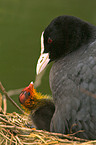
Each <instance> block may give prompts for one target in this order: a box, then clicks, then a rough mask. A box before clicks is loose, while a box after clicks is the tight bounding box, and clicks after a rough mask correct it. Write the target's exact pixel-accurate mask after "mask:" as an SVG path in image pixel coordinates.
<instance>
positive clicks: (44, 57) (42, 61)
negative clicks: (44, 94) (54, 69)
mask: <svg viewBox="0 0 96 145" xmlns="http://www.w3.org/2000/svg"><path fill="white" fill-rule="evenodd" d="M43 34H44V32H42V35H41V55H40V57H39V59H38V62H37V68H36V73H37V75H38V74H39V73H40V72H42V71H43V69H44V68H45V67H46V66H47V64H48V62H49V61H50V59H49V53H44V37H43Z"/></svg>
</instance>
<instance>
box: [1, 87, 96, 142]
mask: <svg viewBox="0 0 96 145" xmlns="http://www.w3.org/2000/svg"><path fill="white" fill-rule="evenodd" d="M1 90H2V89H1ZM2 91H3V93H4V95H5V96H6V97H8V95H6V94H7V93H6V91H5V90H4V88H3V90H2ZM4 91H5V92H4ZM9 100H10V99H9ZM11 101H12V100H11ZM13 104H14V103H13ZM15 105H16V104H15ZM3 106H4V107H3V108H2V95H1V94H0V145H19V144H20V145H31V144H32V145H38V144H40V145H44V144H47V145H53V144H54V145H57V144H58V145H61V144H65V145H77V144H78V145H93V144H96V140H93V141H88V140H84V139H80V138H77V137H74V136H73V134H70V135H64V134H60V133H51V132H47V131H44V130H36V129H34V128H30V123H31V121H30V119H29V117H28V116H29V115H28V114H25V113H24V112H22V111H21V112H22V113H23V114H18V113H16V112H13V113H6V101H5V102H3ZM17 108H18V107H17Z"/></svg>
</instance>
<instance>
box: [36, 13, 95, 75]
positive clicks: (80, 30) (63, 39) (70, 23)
mask: <svg viewBox="0 0 96 145" xmlns="http://www.w3.org/2000/svg"><path fill="white" fill-rule="evenodd" d="M94 27H95V26H93V25H91V24H89V23H88V22H85V21H82V20H81V19H79V18H76V17H73V16H66V15H64V16H59V17H57V18H55V19H54V20H53V21H52V22H51V23H50V24H49V25H48V26H47V28H46V29H45V30H44V31H43V32H42V35H41V55H40V58H39V60H38V63H37V70H36V71H37V74H39V73H40V72H41V71H42V70H43V69H44V68H45V67H46V65H47V64H48V63H49V62H51V61H54V60H57V59H59V58H60V57H63V56H65V55H67V54H69V53H70V52H72V51H74V50H76V49H78V48H79V47H81V46H82V45H86V44H88V43H90V42H91V41H92V39H93V31H94ZM95 29H96V28H95Z"/></svg>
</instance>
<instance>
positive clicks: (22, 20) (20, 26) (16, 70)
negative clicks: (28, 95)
mask: <svg viewBox="0 0 96 145" xmlns="http://www.w3.org/2000/svg"><path fill="white" fill-rule="evenodd" d="M64 14H66V15H73V16H77V17H80V18H81V19H84V20H86V21H89V22H90V23H92V24H94V25H96V1H95V0H80V1H79V0H0V81H1V82H2V84H3V85H4V87H5V88H6V90H7V91H8V90H12V89H17V88H23V87H25V86H27V85H28V84H29V83H30V81H35V74H36V71H35V68H36V63H37V59H38V57H39V53H40V35H41V32H42V31H43V30H44V28H45V27H46V26H47V25H48V24H49V23H50V21H51V20H52V19H53V18H55V17H57V16H59V15H64ZM50 68H51V64H50V65H49V67H48V68H47V70H46V73H45V75H44V76H43V78H42V83H41V85H40V86H39V87H38V88H37V90H38V91H40V92H42V93H44V94H50V95H51V91H50V87H49V80H48V79H49V70H50ZM13 99H14V100H15V101H16V102H17V103H18V104H19V101H18V95H16V96H13ZM9 111H17V110H15V108H14V107H13V105H12V104H10V103H8V112H9Z"/></svg>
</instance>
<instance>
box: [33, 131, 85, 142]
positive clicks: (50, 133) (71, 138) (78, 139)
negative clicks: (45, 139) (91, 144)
mask: <svg viewBox="0 0 96 145" xmlns="http://www.w3.org/2000/svg"><path fill="white" fill-rule="evenodd" d="M33 132H40V133H43V132H44V133H45V134H48V135H53V136H57V137H60V138H66V139H70V140H76V141H80V142H85V141H88V140H87V139H81V138H77V137H74V136H70V134H69V135H65V134H61V133H53V132H48V131H43V130H33Z"/></svg>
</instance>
